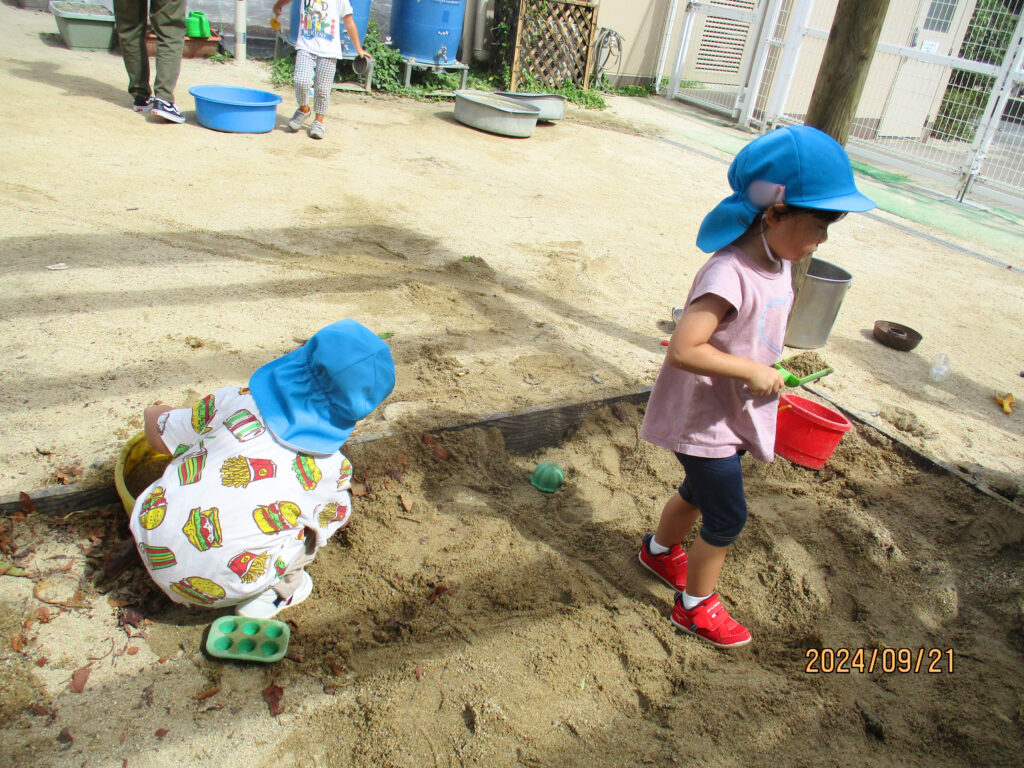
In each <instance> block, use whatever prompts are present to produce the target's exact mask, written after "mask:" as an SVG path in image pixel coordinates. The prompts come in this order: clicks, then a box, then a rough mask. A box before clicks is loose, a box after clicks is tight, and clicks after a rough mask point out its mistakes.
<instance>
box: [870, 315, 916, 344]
mask: <svg viewBox="0 0 1024 768" xmlns="http://www.w3.org/2000/svg"><path fill="white" fill-rule="evenodd" d="M873 333H874V335H875V338H876V339H878V340H879V341H880V342H882V343H883V344H885V346H887V347H892V348H893V349H898V350H900V351H901V352H909V351H910V350H912V349H913V348H914V347H916V346H917V345H918V344H920V343H921V334H920V333H918V332H917V331H915V330H914V329H913V328H908V327H907V326H905V325H900V324H899V323H892V322H889V321H888V320H878V321H876V322H875V329H874V331H873Z"/></svg>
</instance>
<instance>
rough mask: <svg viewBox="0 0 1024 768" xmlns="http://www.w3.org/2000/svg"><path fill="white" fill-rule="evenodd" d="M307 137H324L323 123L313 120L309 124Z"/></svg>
mask: <svg viewBox="0 0 1024 768" xmlns="http://www.w3.org/2000/svg"><path fill="white" fill-rule="evenodd" d="M309 137H310V138H311V139H322V138H323V137H324V124H323V123H321V122H320V121H319V120H314V121H313V124H312V125H311V126H309Z"/></svg>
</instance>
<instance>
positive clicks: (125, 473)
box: [114, 432, 171, 516]
mask: <svg viewBox="0 0 1024 768" xmlns="http://www.w3.org/2000/svg"><path fill="white" fill-rule="evenodd" d="M170 460H171V457H170V456H168V455H167V454H165V453H159V452H157V451H154V450H153V447H152V446H151V445H150V444H149V441H147V440H146V433H145V432H139V434H137V435H135V437H133V438H131V439H130V440H129V441H128V442H127V443H125V444H124V447H123V448H121V454H120V455H119V456H118V457H117V464H116V465H115V466H114V485H115V486H116V487H117V495H118V496H120V497H121V503H122V504H123V505H124V511H125V513H126V514H127V515H129V516H131V514H132V510H133V509H134V508H135V497H134V496H133V495H132V494H131V492H130V491H129V490H128V486H127V485H126V484H125V478H126V477H131V476H132V474H134V473H136V472H140V471H143V470H147V469H148V470H149V471H151V472H153V473H154V475H153V479H154V480H155V479H156V478H157V477H158V476H159V472H157V470H158V469H160V470H161V471H162V469H163V467H165V466H167V463H168V462H169V461H170ZM158 465H162V466H158Z"/></svg>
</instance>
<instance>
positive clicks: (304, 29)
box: [274, 0, 373, 139]
mask: <svg viewBox="0 0 1024 768" xmlns="http://www.w3.org/2000/svg"><path fill="white" fill-rule="evenodd" d="M293 1H295V2H301V3H302V6H301V9H300V13H299V30H298V35H297V38H296V41H295V74H294V76H293V77H292V83H293V84H294V85H295V100H296V102H297V103H298V105H299V106H298V109H296V110H295V114H294V115H292V119H291V120H289V121H288V127H289V128H290V129H291V130H293V131H298V130H299V129H300V128H302V126H303V125H305V123H306V121H307V120H308V119H309V116H310V114H313V115H314V117H313V124H312V126H310V129H309V135H310V138H314V139H322V138H323V137H324V118H325V117H326V116H327V107H328V106H329V105H330V102H331V89H332V88H333V87H334V73H335V71H336V70H337V67H338V59H340V58H341V56H342V51H341V37H340V35H341V26H342V24H344V25H345V31H346V32H348V37H349V39H350V40H351V41H352V45H353V46H354V47H355V49H356V54H358V56H359V57H360V58H363V59H372V58H373V57H372V56H371V55H370V54H368V53H367V52H366V51H365V50H363V46H362V43H361V42H360V40H359V30H358V29H356V23H355V20H354V19H353V18H352V5H351V4H350V3H349V0H277V2H275V3H274V18H277V17H278V16H280V15H281V11H282V10H283V9H284V7H285V6H286V5H288V4H289V3H291V2H293ZM310 86H313V107H312V110H311V109H310V106H309V88H310Z"/></svg>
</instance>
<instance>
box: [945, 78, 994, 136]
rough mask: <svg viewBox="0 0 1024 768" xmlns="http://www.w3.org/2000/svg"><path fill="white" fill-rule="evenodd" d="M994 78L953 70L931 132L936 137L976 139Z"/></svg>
mask: <svg viewBox="0 0 1024 768" xmlns="http://www.w3.org/2000/svg"><path fill="white" fill-rule="evenodd" d="M994 82H995V78H994V77H992V76H990V75H979V74H975V73H973V72H967V71H965V70H962V69H957V70H953V75H952V76H951V77H950V78H949V85H948V86H947V87H946V93H945V95H944V96H943V97H942V106H941V107H939V112H938V114H937V115H936V116H935V122H934V123H933V124H932V128H931V135H932V136H934V137H935V138H937V139H953V140H959V141H974V134H975V132H976V131H977V130H978V123H979V121H980V120H981V116H982V114H983V113H984V111H985V105H986V104H987V103H988V97H989V93H990V91H991V90H992V85H993V83H994Z"/></svg>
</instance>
